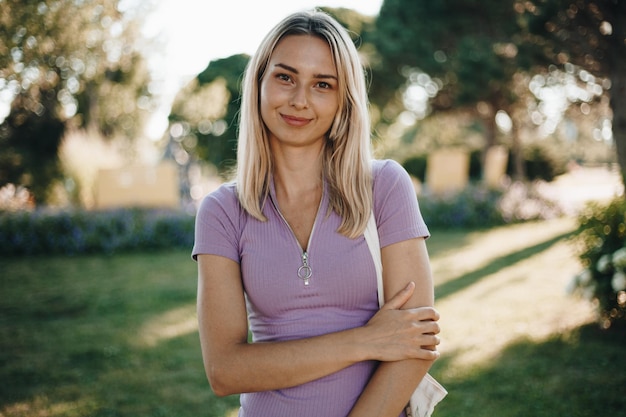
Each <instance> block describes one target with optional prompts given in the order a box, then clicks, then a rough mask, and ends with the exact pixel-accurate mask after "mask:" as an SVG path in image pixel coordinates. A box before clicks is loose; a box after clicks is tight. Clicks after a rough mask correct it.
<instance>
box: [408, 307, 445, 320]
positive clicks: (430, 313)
mask: <svg viewBox="0 0 626 417" xmlns="http://www.w3.org/2000/svg"><path fill="white" fill-rule="evenodd" d="M407 311H411V312H413V313H414V314H415V317H416V319H417V320H418V321H438V320H439V312H438V311H437V310H435V309H434V308H433V307H416V308H410V309H407Z"/></svg>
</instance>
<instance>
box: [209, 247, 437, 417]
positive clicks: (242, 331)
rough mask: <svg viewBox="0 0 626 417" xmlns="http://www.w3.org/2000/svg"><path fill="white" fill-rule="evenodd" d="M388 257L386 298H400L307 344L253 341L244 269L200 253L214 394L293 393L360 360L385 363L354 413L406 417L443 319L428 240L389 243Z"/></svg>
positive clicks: (385, 259) (305, 341)
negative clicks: (436, 304) (358, 322)
mask: <svg viewBox="0 0 626 417" xmlns="http://www.w3.org/2000/svg"><path fill="white" fill-rule="evenodd" d="M382 259H383V270H384V271H385V272H384V281H385V293H386V294H395V295H394V296H393V297H391V298H390V299H388V301H387V303H386V304H385V306H384V307H383V308H382V309H381V310H380V311H379V312H378V313H377V314H376V315H375V316H374V317H373V318H372V319H371V320H370V321H369V322H368V323H367V324H366V325H365V326H362V327H358V328H354V329H349V330H344V331H341V332H336V333H329V334H326V335H322V336H316V337H311V338H307V339H301V340H293V341H285V342H272V343H248V340H247V339H248V325H247V317H246V308H245V299H244V292H243V287H242V284H241V276H240V271H239V265H238V264H237V263H236V262H234V261H232V260H230V259H227V258H224V257H220V256H215V255H199V256H198V274H199V277H198V321H199V332H200V341H201V346H202V355H203V359H204V365H205V371H206V373H207V377H208V379H209V382H210V383H211V386H212V388H213V391H214V392H215V393H216V394H217V395H230V394H235V393H241V392H257V391H266V390H272V389H280V388H286V387H292V386H296V385H300V384H303V383H306V382H310V381H313V380H315V379H318V378H320V377H323V376H326V375H329V374H331V373H334V372H337V371H339V370H341V369H343V368H345V367H347V366H350V365H352V364H354V363H356V362H360V361H365V360H378V361H381V362H382V363H381V365H380V366H379V367H378V370H377V371H376V372H375V374H374V376H373V378H372V379H371V381H370V382H369V384H368V385H367V387H366V389H365V391H364V393H363V394H362V395H361V398H360V399H359V400H358V402H357V404H356V406H355V408H354V410H353V412H352V414H353V415H358V416H363V417H365V416H369V415H372V416H379V417H380V416H387V415H389V416H397V415H398V414H400V412H401V410H402V409H403V405H404V404H406V403H407V402H408V398H409V396H410V393H411V392H412V391H413V389H411V386H413V387H415V386H417V384H418V383H419V381H420V380H421V378H422V377H423V375H424V374H425V373H426V372H427V371H428V369H429V367H430V365H431V364H432V362H433V361H434V360H435V359H436V358H437V356H438V354H437V352H436V350H435V346H436V345H437V344H438V343H439V340H438V337H437V336H436V334H437V333H439V327H438V324H437V320H438V318H439V317H438V314H437V312H436V311H435V310H434V309H433V308H432V305H433V288H432V278H431V273H430V268H429V263H428V255H427V252H426V246H425V243H424V240H423V239H411V240H407V241H404V242H399V243H396V244H394V245H390V246H388V247H386V248H384V249H383V251H382ZM413 307H425V308H413ZM218 317H219V319H217V318H218ZM374 405H375V406H374ZM372 407H373V408H372Z"/></svg>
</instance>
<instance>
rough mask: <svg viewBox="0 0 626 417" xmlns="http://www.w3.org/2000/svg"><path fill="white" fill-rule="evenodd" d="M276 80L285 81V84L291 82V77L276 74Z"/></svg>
mask: <svg viewBox="0 0 626 417" xmlns="http://www.w3.org/2000/svg"><path fill="white" fill-rule="evenodd" d="M276 78H277V79H278V80H280V81H285V82H290V81H291V77H290V76H289V75H288V74H285V73H282V72H281V73H279V74H276Z"/></svg>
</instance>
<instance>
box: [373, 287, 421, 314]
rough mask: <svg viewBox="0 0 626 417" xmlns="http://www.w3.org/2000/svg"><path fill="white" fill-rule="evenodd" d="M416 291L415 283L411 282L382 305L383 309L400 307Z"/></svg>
mask: <svg viewBox="0 0 626 417" xmlns="http://www.w3.org/2000/svg"><path fill="white" fill-rule="evenodd" d="M413 291H415V283H414V282H413V281H411V282H409V283H408V284H407V286H406V287H404V288H403V289H401V290H400V291H398V292H397V293H396V294H395V295H394V296H393V297H391V299H390V300H389V301H387V302H386V303H385V305H383V306H382V308H381V310H398V309H400V308H401V307H402V306H403V305H404V304H405V303H406V302H407V301H409V298H411V295H413Z"/></svg>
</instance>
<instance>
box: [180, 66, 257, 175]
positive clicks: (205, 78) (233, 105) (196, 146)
mask: <svg viewBox="0 0 626 417" xmlns="http://www.w3.org/2000/svg"><path fill="white" fill-rule="evenodd" d="M249 58H250V57H249V56H248V55H245V54H239V55H233V56H230V57H228V58H224V59H218V60H215V61H211V62H210V63H209V65H208V66H207V67H206V69H205V70H204V71H202V72H201V73H200V74H198V76H197V77H195V78H194V79H193V80H192V81H191V82H190V83H189V84H188V85H187V86H185V88H183V89H182V90H181V91H180V92H179V93H178V95H177V96H176V98H175V99H174V103H173V105H172V110H171V112H170V115H169V120H170V125H171V128H170V136H171V138H172V139H173V142H172V143H170V146H174V147H175V149H174V150H173V153H174V156H175V157H176V155H177V154H178V155H180V154H181V153H182V154H183V155H188V154H193V155H195V157H197V158H199V159H200V160H202V161H206V162H210V163H211V164H213V165H215V166H216V167H218V170H219V171H220V172H221V173H222V174H226V173H228V171H229V170H230V169H231V168H232V167H233V166H234V164H235V161H236V148H237V127H238V120H237V117H238V114H239V96H240V86H241V77H242V76H243V72H244V70H245V67H246V65H247V63H248V60H249ZM177 159H179V158H177ZM186 159H187V158H186V157H185V158H183V160H180V159H179V160H178V162H186V161H185V160H186Z"/></svg>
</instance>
